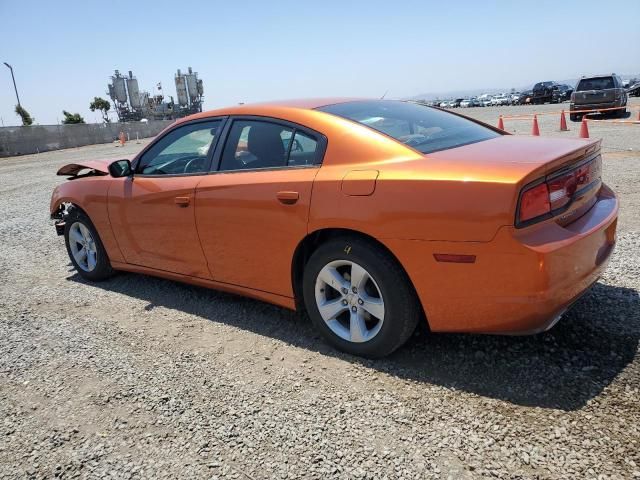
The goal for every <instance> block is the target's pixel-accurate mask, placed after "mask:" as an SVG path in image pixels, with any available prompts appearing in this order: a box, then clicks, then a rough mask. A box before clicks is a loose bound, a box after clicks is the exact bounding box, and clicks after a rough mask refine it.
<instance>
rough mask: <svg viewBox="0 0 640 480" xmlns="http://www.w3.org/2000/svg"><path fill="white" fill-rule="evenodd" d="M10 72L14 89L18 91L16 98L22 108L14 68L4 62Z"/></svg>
mask: <svg viewBox="0 0 640 480" xmlns="http://www.w3.org/2000/svg"><path fill="white" fill-rule="evenodd" d="M3 63H4V64H5V65H6V66H7V68H8V69H9V70H11V79H12V80H13V89H14V90H15V91H16V98H17V99H18V106H19V107H20V97H19V96H18V87H16V77H14V76H13V67H12V66H11V65H9V64H8V63H7V62H3Z"/></svg>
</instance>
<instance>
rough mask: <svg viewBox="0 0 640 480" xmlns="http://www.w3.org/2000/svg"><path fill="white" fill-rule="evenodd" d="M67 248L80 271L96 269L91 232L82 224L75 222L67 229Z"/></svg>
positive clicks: (96, 259)
mask: <svg viewBox="0 0 640 480" xmlns="http://www.w3.org/2000/svg"><path fill="white" fill-rule="evenodd" d="M69 247H70V248H71V255H73V259H74V260H75V261H76V264H78V266H79V267H80V268H81V269H82V270H84V271H85V272H91V271H93V269H95V268H96V263H97V261H98V253H97V250H96V242H95V240H94V239H93V235H91V231H90V230H89V229H88V228H87V227H86V226H85V225H84V224H83V223H80V222H75V223H73V224H72V225H71V227H70V228H69Z"/></svg>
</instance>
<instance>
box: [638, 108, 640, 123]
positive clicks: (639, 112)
mask: <svg viewBox="0 0 640 480" xmlns="http://www.w3.org/2000/svg"><path fill="white" fill-rule="evenodd" d="M638 121H639V122H640V110H638Z"/></svg>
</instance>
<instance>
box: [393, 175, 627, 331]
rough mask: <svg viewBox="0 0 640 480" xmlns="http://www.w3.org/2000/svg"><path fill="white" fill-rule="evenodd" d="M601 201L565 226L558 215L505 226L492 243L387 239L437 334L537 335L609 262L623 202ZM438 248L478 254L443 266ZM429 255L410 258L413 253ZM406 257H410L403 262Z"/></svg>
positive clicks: (607, 193)
mask: <svg viewBox="0 0 640 480" xmlns="http://www.w3.org/2000/svg"><path fill="white" fill-rule="evenodd" d="M598 195H599V196H598V201H597V202H596V203H595V205H594V206H593V207H592V208H591V209H590V210H589V211H588V212H587V213H585V214H584V215H583V216H582V217H580V218H579V219H578V220H576V221H575V222H572V223H571V224H569V225H566V226H564V227H562V226H560V225H558V224H557V223H555V222H554V221H553V220H549V221H546V222H543V223H542V224H540V225H537V226H532V227H529V228H526V229H522V230H518V229H515V228H514V227H507V226H505V227H502V228H501V229H500V230H499V231H498V233H497V234H496V237H495V238H494V239H493V240H492V241H491V242H486V243H480V242H422V241H404V242H399V243H395V242H389V244H388V246H389V247H390V248H391V249H392V251H394V253H396V254H397V255H398V256H399V257H400V261H401V262H402V263H403V265H405V267H406V268H407V273H408V274H409V277H410V278H411V279H412V281H413V284H414V286H415V288H416V290H417V293H418V296H419V297H420V300H421V302H422V304H423V307H424V310H425V313H426V315H427V318H428V321H429V326H430V328H431V330H432V331H440V332H478V333H499V334H531V333H537V332H540V331H544V330H547V329H549V328H550V327H551V326H553V324H554V323H555V322H556V321H557V320H558V319H559V317H560V316H561V315H562V313H563V312H564V311H566V309H567V308H568V307H569V306H570V305H571V304H572V303H573V302H575V301H576V300H577V299H578V298H579V297H580V296H581V295H582V294H584V293H585V292H586V291H587V290H588V289H589V287H590V286H591V285H593V284H594V283H595V282H596V281H597V279H598V277H599V276H600V275H601V274H602V272H603V271H604V269H605V268H606V266H607V263H608V260H609V257H610V255H611V253H612V251H613V247H614V245H615V232H616V223H617V216H618V200H617V198H616V196H615V195H614V193H613V192H612V191H611V190H610V189H609V188H608V187H606V186H603V187H602V189H601V190H600V192H599V194H598ZM434 253H451V254H463V255H475V256H476V262H475V263H468V264H457V263H439V262H436V261H435V259H434V258H433V254H434ZM416 256H419V257H420V258H422V259H423V262H422V263H421V264H420V265H416V263H417V262H415V261H414V262H413V263H412V262H410V261H409V262H408V260H409V258H410V257H411V258H416ZM403 257H405V258H406V259H403Z"/></svg>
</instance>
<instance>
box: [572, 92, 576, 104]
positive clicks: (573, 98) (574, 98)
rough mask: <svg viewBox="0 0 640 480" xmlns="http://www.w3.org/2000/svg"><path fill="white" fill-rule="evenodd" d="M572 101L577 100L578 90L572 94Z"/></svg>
mask: <svg viewBox="0 0 640 480" xmlns="http://www.w3.org/2000/svg"><path fill="white" fill-rule="evenodd" d="M571 101H572V102H575V101H576V92H573V93H572V94H571Z"/></svg>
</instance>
